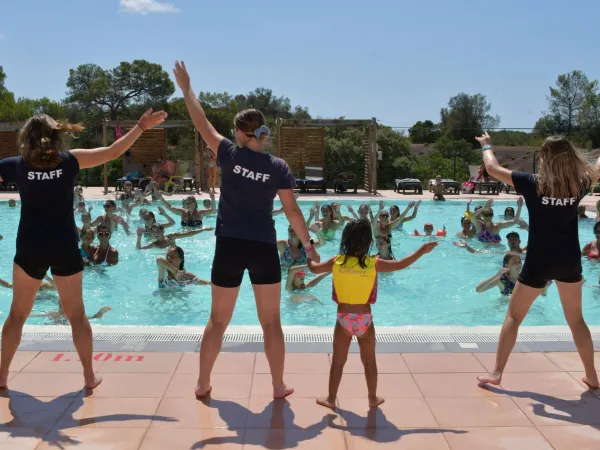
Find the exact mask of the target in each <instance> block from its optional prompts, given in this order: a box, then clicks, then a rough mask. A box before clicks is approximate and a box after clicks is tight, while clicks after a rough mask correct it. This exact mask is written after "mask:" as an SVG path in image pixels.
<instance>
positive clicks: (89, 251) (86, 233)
mask: <svg viewBox="0 0 600 450" xmlns="http://www.w3.org/2000/svg"><path fill="white" fill-rule="evenodd" d="M79 237H80V239H81V245H80V247H79V251H80V253H81V259H82V260H83V265H84V266H89V265H91V264H93V256H94V255H95V254H96V252H97V251H98V248H97V247H95V246H94V245H92V244H93V243H94V239H96V234H95V233H94V230H92V229H91V228H88V229H87V230H83V231H80V232H79Z"/></svg>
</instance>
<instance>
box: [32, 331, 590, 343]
mask: <svg viewBox="0 0 600 450" xmlns="http://www.w3.org/2000/svg"><path fill="white" fill-rule="evenodd" d="M498 337H499V335H498V334H494V333H456V334H454V333H381V334H378V335H377V342H387V343H431V342H442V343H443V342H458V343H479V342H494V343H495V342H498ZM592 337H593V339H594V341H596V342H599V341H600V333H593V334H592ZM22 339H23V340H24V341H70V340H71V339H72V335H71V333H60V332H25V333H23V338H22ZM200 339H202V333H152V332H148V333H131V332H129V333H114V332H113V333H111V332H99V333H95V334H94V340H95V341H110V342H124V341H130V342H131V341H134V342H198V341H199V340H200ZM284 339H285V342H288V343H327V344H329V343H332V342H333V334H332V333H318V332H317V333H285V334H284ZM355 340H356V339H355V338H353V341H355ZM517 340H518V341H519V342H572V340H573V337H572V336H571V333H568V332H547V333H531V332H529V333H521V334H519V336H518V338H517ZM223 342H231V343H253V342H257V343H260V342H264V339H263V335H262V333H226V334H225V336H223Z"/></svg>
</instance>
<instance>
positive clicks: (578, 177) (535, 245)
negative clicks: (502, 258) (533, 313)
mask: <svg viewBox="0 0 600 450" xmlns="http://www.w3.org/2000/svg"><path fill="white" fill-rule="evenodd" d="M477 140H478V141H479V142H480V143H481V145H482V152H483V161H484V163H485V167H486V169H487V171H488V172H489V173H490V175H492V176H493V177H494V178H497V179H498V180H500V181H503V182H505V183H508V184H510V185H512V186H514V187H515V189H516V191H517V192H519V193H520V194H521V195H523V197H524V198H525V203H526V204H527V209H528V210H529V228H530V233H529V237H528V242H527V253H526V256H525V263H524V264H523V268H522V269H521V274H520V275H519V279H518V281H517V283H516V284H515V287H514V290H513V293H512V296H511V298H510V303H509V305H508V311H507V313H506V319H505V320H504V324H503V325H502V331H501V332H500V340H499V342H498V351H497V353H496V364H495V366H494V369H493V371H492V372H491V373H490V374H489V375H484V376H480V377H477V379H478V381H479V382H480V383H483V384H493V385H499V384H500V382H501V381H502V374H503V372H504V368H505V367H506V363H507V362H508V358H509V356H510V353H511V351H512V349H513V347H514V345H515V342H516V340H517V333H518V331H519V326H520V325H521V323H522V322H523V319H525V316H526V315H527V312H528V311H529V308H530V307H531V305H532V304H533V302H534V301H535V299H536V298H537V297H538V296H539V295H540V294H541V293H542V290H543V289H544V287H545V286H546V285H547V284H548V282H549V281H556V287H557V288H558V294H559V296H560V301H561V303H562V307H563V311H564V314H565V319H566V320H567V324H568V325H569V328H570V329H571V333H572V334H573V340H574V341H575V345H576V346H577V351H578V352H579V356H580V357H581V361H582V362H583V366H584V369H585V376H584V378H583V382H584V383H585V384H586V385H587V386H588V387H589V388H590V389H598V387H600V385H599V383H598V376H597V374H596V368H595V367H594V344H593V343H592V336H591V334H590V330H589V328H588V326H587V324H586V323H585V320H584V319H583V314H582V311H581V291H582V285H583V277H582V267H581V248H580V246H579V224H578V217H577V215H578V214H577V211H578V207H579V202H580V201H581V199H582V198H584V197H585V195H586V194H587V191H588V189H589V187H590V186H592V185H593V184H595V183H596V182H597V181H598V178H599V176H598V173H599V171H600V159H599V160H598V161H597V162H596V164H595V166H591V165H590V164H588V162H587V161H586V160H585V159H584V158H583V156H582V155H581V154H580V153H579V152H578V151H577V150H576V149H575V147H574V146H573V144H572V143H571V142H570V141H569V140H567V139H566V138H564V137H560V136H557V137H550V138H547V139H546V140H545V141H544V144H543V145H542V147H541V149H540V150H539V161H540V163H539V173H538V174H537V175H533V174H530V173H523V172H516V171H514V172H513V171H510V170H508V169H505V168H504V167H502V166H501V165H500V164H498V160H497V159H496V157H495V156H494V152H493V151H492V139H491V137H490V136H489V134H488V133H485V134H484V135H483V136H481V137H479V138H477ZM549 242H552V245H548V243H549Z"/></svg>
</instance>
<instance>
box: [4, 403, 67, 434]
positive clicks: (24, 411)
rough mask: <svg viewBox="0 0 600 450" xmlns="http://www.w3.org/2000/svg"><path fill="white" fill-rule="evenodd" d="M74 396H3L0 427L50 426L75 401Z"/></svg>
mask: <svg viewBox="0 0 600 450" xmlns="http://www.w3.org/2000/svg"><path fill="white" fill-rule="evenodd" d="M73 400H74V398H73V397H62V398H51V397H39V398H35V397H12V398H7V397H1V398H0V428H4V427H42V428H43V427H46V428H50V427H51V426H52V425H54V424H55V423H56V421H57V420H58V418H59V417H60V416H61V415H62V414H63V413H64V412H65V410H66V409H67V408H68V407H69V405H71V403H72V402H73Z"/></svg>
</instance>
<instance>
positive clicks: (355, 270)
mask: <svg viewBox="0 0 600 450" xmlns="http://www.w3.org/2000/svg"><path fill="white" fill-rule="evenodd" d="M344 259H345V256H344V255H337V256H336V257H335V258H334V262H333V271H332V272H333V300H334V301H335V302H336V303H344V304H347V305H365V304H367V303H375V301H376V300H377V270H376V268H375V266H376V265H377V258H376V257H370V256H369V257H367V258H366V259H365V263H366V266H367V267H365V268H362V267H361V266H360V264H359V263H358V258H357V257H355V256H349V257H348V259H347V261H346V264H344Z"/></svg>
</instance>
